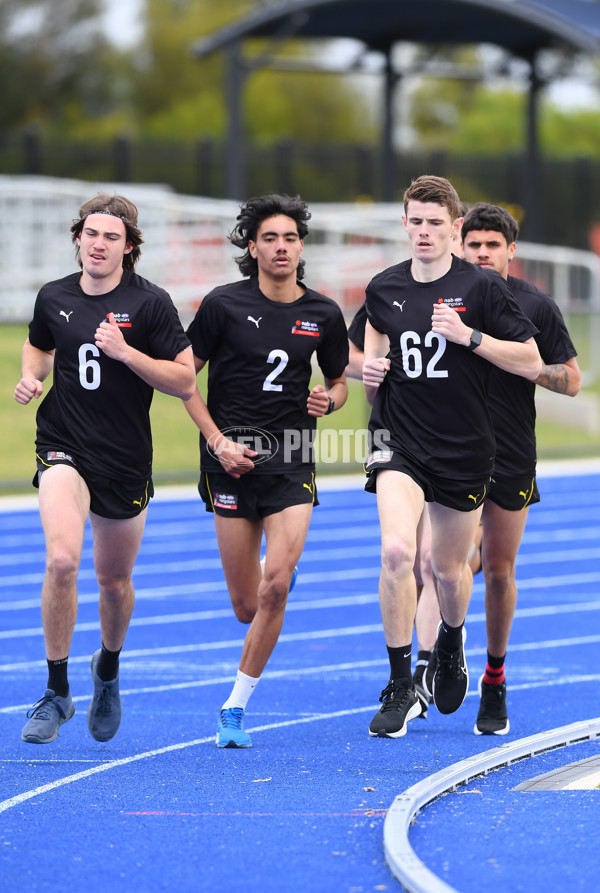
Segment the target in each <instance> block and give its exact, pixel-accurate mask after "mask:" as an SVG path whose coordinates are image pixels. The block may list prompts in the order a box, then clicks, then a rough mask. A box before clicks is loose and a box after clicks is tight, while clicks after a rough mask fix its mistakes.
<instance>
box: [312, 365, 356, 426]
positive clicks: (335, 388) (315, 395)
mask: <svg viewBox="0 0 600 893" xmlns="http://www.w3.org/2000/svg"><path fill="white" fill-rule="evenodd" d="M330 398H331V400H333V402H334V409H341V407H342V406H343V405H344V403H345V402H346V400H347V399H348V385H347V384H346V373H345V372H343V373H342V375H341V376H340V378H325V387H323V385H322V384H318V385H315V387H314V388H313V389H312V391H311V392H310V394H309V395H308V400H307V401H306V406H307V409H308V414H309V415H312V416H315V418H317V419H318V418H321V416H324V415H326V414H327V411H328V410H329V400H330Z"/></svg>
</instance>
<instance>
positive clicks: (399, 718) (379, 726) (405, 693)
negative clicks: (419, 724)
mask: <svg viewBox="0 0 600 893" xmlns="http://www.w3.org/2000/svg"><path fill="white" fill-rule="evenodd" d="M379 700H380V701H381V708H380V709H379V711H378V712H377V713H376V714H375V716H374V717H373V719H372V720H371V724H370V725H369V735H370V736H371V737H372V738H402V736H403V735H406V724H407V722H408V721H409V719H414V718H415V716H419V715H420V713H421V702H420V701H419V698H418V697H417V693H416V691H415V690H414V688H413V686H412V683H411V682H410V680H409V679H400V680H397V679H390V681H389V682H388V684H387V687H386V688H384V689H383V691H382V692H381V697H380V698H379Z"/></svg>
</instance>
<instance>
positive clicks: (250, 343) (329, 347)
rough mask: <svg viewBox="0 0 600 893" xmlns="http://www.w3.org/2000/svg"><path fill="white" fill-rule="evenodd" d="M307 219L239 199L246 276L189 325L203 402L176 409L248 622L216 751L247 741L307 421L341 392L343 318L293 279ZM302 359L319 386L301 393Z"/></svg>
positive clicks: (332, 405) (266, 202) (302, 481)
mask: <svg viewBox="0 0 600 893" xmlns="http://www.w3.org/2000/svg"><path fill="white" fill-rule="evenodd" d="M309 217H310V214H309V213H308V209H307V206H306V204H305V203H304V202H303V201H302V200H301V199H300V198H298V197H295V198H290V197H288V196H281V195H267V196H261V197H257V198H252V199H250V200H249V201H247V202H246V203H245V204H244V205H243V206H242V208H241V211H240V214H239V216H238V223H237V226H236V228H235V229H234V230H233V232H232V234H231V236H230V238H231V241H232V243H233V244H234V245H236V246H237V247H238V248H241V249H243V250H244V252H245V253H244V255H243V256H242V257H241V258H240V259H238V263H239V266H240V270H241V271H242V273H243V274H244V275H245V276H246V277H247V278H246V279H244V280H242V281H238V282H233V283H230V284H229V285H223V286H221V287H219V288H215V289H214V290H213V291H212V292H210V294H208V295H207V296H206V297H205V298H204V300H203V301H202V303H201V305H200V308H199V310H198V313H197V314H196V317H195V319H194V321H193V322H192V324H191V326H190V328H189V329H188V335H189V337H190V340H191V342H192V347H193V350H194V356H195V362H196V369H197V370H198V371H199V370H200V369H201V368H202V367H203V366H204V365H205V364H206V363H208V364H209V365H208V391H207V400H206V403H205V401H204V399H203V397H202V396H201V394H200V392H199V391H198V392H197V393H196V395H195V396H194V397H193V398H192V400H189V401H188V402H186V404H185V405H186V409H187V410H188V412H189V414H190V416H191V417H192V419H193V420H194V422H195V423H196V425H197V426H198V428H199V429H200V457H201V462H200V465H201V468H200V484H199V490H200V495H201V496H202V499H203V500H204V502H205V504H206V509H207V511H210V512H214V516H215V528H216V533H217V540H218V543H219V551H220V555H221V561H222V564H223V571H224V574H225V579H226V581H227V587H228V589H229V595H230V598H231V602H232V605H233V610H234V612H235V615H236V617H237V618H238V620H240V621H241V622H242V623H249V624H250V628H249V629H248V632H247V634H246V639H245V642H244V648H243V651H242V657H241V660H240V664H239V670H238V674H237V678H236V681H235V685H234V686H233V690H232V692H231V694H230V696H229V698H228V699H227V700H226V701H225V703H224V704H223V706H222V709H221V710H220V713H219V718H218V725H217V744H218V746H219V747H250V746H251V744H252V742H251V739H250V736H249V735H248V733H247V732H246V730H245V729H244V710H245V708H246V705H247V703H248V699H249V698H250V695H251V693H252V691H253V689H254V687H255V686H256V684H257V682H258V680H259V678H260V675H261V673H262V672H263V670H264V668H265V666H266V664H267V661H268V660H269V657H270V656H271V653H272V651H273V649H274V647H275V645H276V643H277V639H278V638H279V633H280V630H281V625H282V623H283V617H284V612H285V606H286V602H287V597H288V593H289V589H290V583H291V581H292V575H293V573H294V569H295V566H296V563H297V561H298V559H299V557H300V554H301V553H302V549H303V548H304V542H305V540H306V534H307V532H308V527H309V524H310V519H311V515H312V508H313V505H318V500H317V490H316V486H315V463H314V457H313V448H312V443H313V438H314V434H315V429H316V419H317V418H319V417H320V416H323V415H326V414H327V413H329V412H331V411H333V410H334V409H339V407H340V406H342V405H343V404H344V403H345V401H346V397H347V395H348V389H347V385H346V376H345V371H344V370H345V368H346V364H347V362H348V340H347V332H346V325H345V323H344V318H343V316H342V312H341V310H340V308H339V307H338V305H337V304H336V303H335V302H334V301H332V300H331V299H330V298H327V297H325V296H324V295H321V294H319V293H318V292H316V291H313V290H312V289H311V288H308V287H307V286H305V285H303V284H302V283H301V281H300V277H301V276H302V275H303V260H302V250H303V244H304V242H303V240H304V237H305V236H306V234H307V232H308V228H307V225H306V224H307V221H308V219H309ZM313 356H315V357H316V360H317V362H318V364H319V366H320V368H321V371H322V372H323V376H324V386H323V385H321V384H317V385H315V386H314V387H313V388H312V389H311V387H310V381H311V376H312V359H313ZM263 533H264V535H265V539H266V560H265V564H264V572H263V571H262V570H261V566H260V550H261V542H262V537H263Z"/></svg>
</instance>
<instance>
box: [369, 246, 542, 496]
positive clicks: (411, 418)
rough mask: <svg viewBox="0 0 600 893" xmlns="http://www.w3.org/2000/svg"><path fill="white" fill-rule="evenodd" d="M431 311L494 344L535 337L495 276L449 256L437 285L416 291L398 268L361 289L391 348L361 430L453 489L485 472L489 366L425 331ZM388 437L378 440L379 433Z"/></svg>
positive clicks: (489, 446) (406, 265) (490, 448)
mask: <svg viewBox="0 0 600 893" xmlns="http://www.w3.org/2000/svg"><path fill="white" fill-rule="evenodd" d="M435 303H445V304H447V305H448V306H450V307H451V308H452V309H453V310H455V311H456V312H457V313H458V314H459V315H460V317H461V320H462V322H463V323H464V324H465V325H466V326H468V327H470V328H474V329H479V330H480V331H481V332H484V333H486V334H488V335H491V336H492V337H494V338H497V339H500V340H505V341H527V340H528V339H529V338H531V337H533V336H534V335H536V334H537V333H538V330H537V328H536V327H535V326H534V325H533V323H532V322H531V321H530V320H529V319H528V318H527V317H526V316H525V314H524V313H523V311H522V310H521V309H520V307H519V305H518V304H517V302H516V300H515V298H514V296H513V295H512V293H511V292H510V290H509V288H508V286H507V284H506V282H505V281H504V279H503V278H502V277H501V276H500V275H499V274H498V273H494V272H490V271H484V270H481V269H480V268H479V267H476V266H475V265H474V264H471V263H468V262H467V261H465V260H462V259H461V258H457V257H453V259H452V266H451V268H450V270H449V271H448V273H446V275H445V276H442V277H441V278H440V279H436V280H434V281H433V282H417V281H416V280H415V279H413V277H412V275H411V272H410V261H404V262H402V263H400V264H397V265H396V266H394V267H390V268H389V269H387V270H384V271H383V272H382V273H379V274H378V275H377V276H375V277H374V279H372V280H371V282H370V283H369V285H368V286H367V298H366V309H367V316H368V319H369V322H370V323H371V325H372V326H373V328H375V329H376V330H377V331H379V332H382V333H385V334H386V335H388V336H389V339H390V353H389V357H390V360H391V368H390V371H389V372H388V374H387V375H386V377H385V379H384V381H383V384H382V385H381V386H380V387H379V388H378V391H377V394H376V397H375V402H374V404H373V410H372V413H371V420H370V422H369V429H370V431H371V433H372V434H373V433H374V432H379V435H378V439H379V441H380V442H381V441H383V442H384V443H385V444H386V447H387V448H388V449H389V450H392V451H394V450H397V451H398V452H400V453H404V454H406V455H408V456H409V457H411V458H412V459H413V461H415V462H416V463H417V464H419V465H420V466H421V467H422V468H424V469H425V470H428V471H430V472H431V473H432V474H435V475H438V476H440V477H442V478H452V479H454V480H463V481H468V480H474V479H481V478H482V477H485V476H487V475H488V474H490V473H491V471H492V468H493V464H494V454H495V439H494V431H493V426H492V420H491V416H490V412H489V409H488V405H487V389H488V379H489V373H490V369H491V368H492V367H491V366H490V364H489V363H488V362H487V360H484V359H483V358H482V357H480V356H478V355H477V354H475V353H473V352H472V351H470V350H468V348H466V347H463V346H462V345H459V344H455V343H453V342H451V341H447V340H446V338H445V337H444V336H443V335H439V334H436V333H435V332H433V331H432V329H431V317H432V314H433V306H434V304H435ZM382 431H386V433H387V432H389V436H388V437H387V438H386V437H384V436H383V435H382V434H381V432H382Z"/></svg>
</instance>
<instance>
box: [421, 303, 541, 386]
mask: <svg viewBox="0 0 600 893" xmlns="http://www.w3.org/2000/svg"><path fill="white" fill-rule="evenodd" d="M431 330H432V331H433V332H436V333H437V334H438V335H443V336H444V338H446V339H447V340H448V341H453V342H454V343H455V344H461V345H462V346H463V347H465V348H468V347H469V344H470V343H471V335H472V334H473V331H474V329H472V328H471V327H470V326H466V325H465V324H464V323H463V322H462V321H461V320H460V319H459V315H458V313H457V312H456V311H455V310H452V308H451V307H448V306H447V305H446V304H434V305H433V316H432V325H431ZM473 352H474V353H476V354H477V355H478V356H480V357H483V359H484V360H487V361H488V362H489V363H493V364H494V366H498V368H499V369H504V371H505V372H512V374H513V375H521V376H522V377H523V378H528V379H529V380H530V381H536V379H537V378H538V377H539V375H540V372H541V371H542V359H541V357H540V352H539V350H538V346H537V344H536V343H535V340H534V339H533V338H528V339H527V341H502V340H500V339H498V338H493V337H492V336H491V335H487V334H485V332H483V333H482V337H481V344H480V345H479V347H476V348H475V350H474V351H473Z"/></svg>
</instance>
